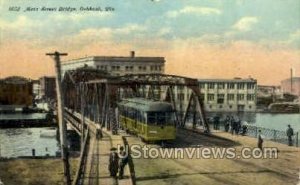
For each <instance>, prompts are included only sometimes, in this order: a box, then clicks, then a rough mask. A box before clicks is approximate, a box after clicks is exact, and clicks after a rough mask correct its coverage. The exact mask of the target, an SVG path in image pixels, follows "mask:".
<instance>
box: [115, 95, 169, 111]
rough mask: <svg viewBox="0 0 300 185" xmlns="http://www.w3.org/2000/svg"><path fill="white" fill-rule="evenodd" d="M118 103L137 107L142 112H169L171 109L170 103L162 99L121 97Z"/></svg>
mask: <svg viewBox="0 0 300 185" xmlns="http://www.w3.org/2000/svg"><path fill="white" fill-rule="evenodd" d="M118 105H122V106H125V107H130V108H133V109H138V110H141V111H144V112H170V111H173V108H172V104H171V103H168V102H164V101H154V100H149V99H145V98H127V99H123V100H122V101H121V102H119V103H118Z"/></svg>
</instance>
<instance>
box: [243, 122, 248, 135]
mask: <svg viewBox="0 0 300 185" xmlns="http://www.w3.org/2000/svg"><path fill="white" fill-rule="evenodd" d="M247 131H248V127H247V125H246V124H243V126H242V135H243V136H244V135H246V133H247Z"/></svg>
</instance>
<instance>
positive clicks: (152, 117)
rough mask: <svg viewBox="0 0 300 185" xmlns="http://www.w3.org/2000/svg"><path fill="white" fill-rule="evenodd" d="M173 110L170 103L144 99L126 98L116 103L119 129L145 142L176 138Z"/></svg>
mask: <svg viewBox="0 0 300 185" xmlns="http://www.w3.org/2000/svg"><path fill="white" fill-rule="evenodd" d="M174 114H175V112H174V110H173V108H172V105H171V103H167V102H163V101H154V100H149V99H144V98H128V99H123V100H122V101H121V102H119V103H118V116H119V123H120V126H121V128H123V129H124V130H126V131H128V132H130V133H133V134H137V135H138V136H139V137H141V138H142V139H143V140H145V141H166V140H174V139H175V138H176V126H175V121H174Z"/></svg>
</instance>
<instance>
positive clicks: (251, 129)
mask: <svg viewBox="0 0 300 185" xmlns="http://www.w3.org/2000/svg"><path fill="white" fill-rule="evenodd" d="M259 130H261V135H262V136H264V137H265V139H269V140H271V141H275V142H278V143H283V144H287V145H288V144H289V141H288V137H287V135H286V132H285V131H281V130H275V129H268V128H263V127H257V126H255V125H249V124H247V133H246V135H248V136H251V137H257V136H258V131H259ZM298 143H299V133H298V132H296V133H294V135H293V136H292V145H293V146H297V147H298V146H299V145H298Z"/></svg>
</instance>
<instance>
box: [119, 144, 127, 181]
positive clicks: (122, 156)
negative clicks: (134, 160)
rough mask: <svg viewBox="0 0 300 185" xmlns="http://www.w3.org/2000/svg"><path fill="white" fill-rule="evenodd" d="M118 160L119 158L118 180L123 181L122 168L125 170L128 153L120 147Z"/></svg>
mask: <svg viewBox="0 0 300 185" xmlns="http://www.w3.org/2000/svg"><path fill="white" fill-rule="evenodd" d="M119 158H120V164H119V166H120V169H119V178H120V179H123V175H124V168H125V166H126V164H127V163H128V152H127V151H125V150H124V147H123V146H121V147H120V153H119Z"/></svg>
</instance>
